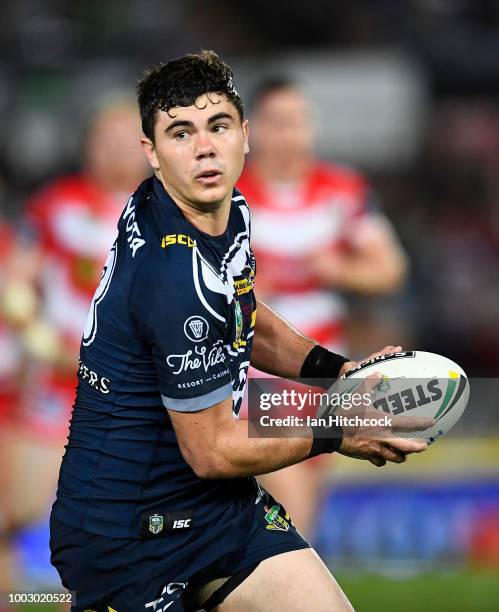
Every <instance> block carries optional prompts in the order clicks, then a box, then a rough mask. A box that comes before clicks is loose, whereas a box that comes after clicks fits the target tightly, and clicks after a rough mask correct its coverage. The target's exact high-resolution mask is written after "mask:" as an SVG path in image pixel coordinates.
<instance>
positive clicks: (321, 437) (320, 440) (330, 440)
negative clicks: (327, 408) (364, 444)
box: [308, 425, 343, 459]
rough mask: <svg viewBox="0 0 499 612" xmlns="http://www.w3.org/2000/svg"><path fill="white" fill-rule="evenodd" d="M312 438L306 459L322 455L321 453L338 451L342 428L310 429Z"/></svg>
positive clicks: (341, 438) (335, 426) (333, 426)
mask: <svg viewBox="0 0 499 612" xmlns="http://www.w3.org/2000/svg"><path fill="white" fill-rule="evenodd" d="M311 429H312V434H313V436H314V439H313V442H312V448H311V449H310V454H309V456H308V458H309V459H310V458H311V457H316V456H317V455H322V454H323V453H334V452H335V451H337V450H339V448H340V446H341V443H342V441H343V428H342V427H341V425H332V426H331V427H316V426H315V427H312V428H311Z"/></svg>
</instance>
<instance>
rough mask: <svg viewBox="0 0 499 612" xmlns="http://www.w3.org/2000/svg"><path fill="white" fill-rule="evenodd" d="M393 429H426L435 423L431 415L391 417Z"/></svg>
mask: <svg viewBox="0 0 499 612" xmlns="http://www.w3.org/2000/svg"><path fill="white" fill-rule="evenodd" d="M390 421H391V430H392V431H424V430H425V429H429V428H430V427H433V425H435V421H434V420H433V419H432V418H431V417H407V416H399V417H397V416H395V417H391V419H390Z"/></svg>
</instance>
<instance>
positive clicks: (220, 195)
mask: <svg viewBox="0 0 499 612" xmlns="http://www.w3.org/2000/svg"><path fill="white" fill-rule="evenodd" d="M229 192H230V193H232V186H229V185H227V184H225V182H220V183H219V184H216V185H206V186H203V187H202V188H201V189H199V188H198V189H196V200H197V201H198V202H200V203H205V204H212V203H213V202H221V201H222V200H224V199H225V198H226V196H227V194H228V193H229Z"/></svg>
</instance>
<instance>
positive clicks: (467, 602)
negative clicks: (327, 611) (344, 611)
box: [338, 571, 499, 612]
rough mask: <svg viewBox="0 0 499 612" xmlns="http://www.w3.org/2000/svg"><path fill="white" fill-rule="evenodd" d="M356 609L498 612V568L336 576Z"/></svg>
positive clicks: (365, 611) (377, 611)
mask: <svg viewBox="0 0 499 612" xmlns="http://www.w3.org/2000/svg"><path fill="white" fill-rule="evenodd" d="M338 582H339V583H340V584H341V586H342V588H343V590H344V591H345V593H346V594H347V595H348V597H349V598H350V601H351V602H352V604H353V606H354V607H355V610H356V611H357V612H402V611H403V612H499V571H495V572H494V571H487V572H485V571H463V572H452V573H449V574H444V573H435V574H422V575H419V576H416V577H413V578H409V579H400V580H394V579H390V578H383V577H380V576H377V575H361V576H359V577H358V578H356V577H352V576H339V577H338Z"/></svg>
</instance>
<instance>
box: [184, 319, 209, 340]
mask: <svg viewBox="0 0 499 612" xmlns="http://www.w3.org/2000/svg"><path fill="white" fill-rule="evenodd" d="M209 330H210V326H209V325H208V321H207V320H206V319H205V318H204V317H200V316H198V315H195V316H193V317H189V318H188V319H186V320H185V323H184V334H185V335H186V336H187V338H189V340H191V341H192V342H202V341H203V340H206V338H207V337H208V331H209Z"/></svg>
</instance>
